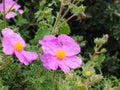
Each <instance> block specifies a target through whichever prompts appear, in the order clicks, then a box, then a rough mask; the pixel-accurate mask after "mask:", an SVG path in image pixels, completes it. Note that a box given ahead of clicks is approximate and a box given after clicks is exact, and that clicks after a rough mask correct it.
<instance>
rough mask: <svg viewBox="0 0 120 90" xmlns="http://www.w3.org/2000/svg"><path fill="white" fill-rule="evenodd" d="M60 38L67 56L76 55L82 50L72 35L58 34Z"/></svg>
mask: <svg viewBox="0 0 120 90" xmlns="http://www.w3.org/2000/svg"><path fill="white" fill-rule="evenodd" d="M58 40H59V42H60V43H62V46H63V47H62V48H63V50H65V51H66V55H67V56H72V55H76V54H78V53H79V52H80V46H79V45H78V44H77V43H76V42H75V41H74V40H73V39H72V38H71V37H69V36H67V35H65V34H61V35H59V36H58Z"/></svg>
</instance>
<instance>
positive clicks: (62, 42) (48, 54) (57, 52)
mask: <svg viewBox="0 0 120 90" xmlns="http://www.w3.org/2000/svg"><path fill="white" fill-rule="evenodd" d="M39 44H41V45H42V47H41V48H42V50H43V55H42V56H41V61H42V62H43V66H44V67H45V68H46V69H48V70H57V69H58V67H60V68H61V69H62V71H64V73H68V72H69V71H70V68H72V69H76V68H78V67H80V65H81V64H82V60H81V58H79V57H77V56H76V55H77V54H78V53H80V47H79V45H78V44H77V43H76V42H75V41H74V40H73V39H72V38H71V37H70V36H67V35H65V34H61V35H59V36H58V37H55V36H52V35H48V36H45V37H44V38H43V40H39Z"/></svg>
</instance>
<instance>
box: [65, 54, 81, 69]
mask: <svg viewBox="0 0 120 90" xmlns="http://www.w3.org/2000/svg"><path fill="white" fill-rule="evenodd" d="M63 62H64V64H65V65H66V66H68V67H70V68H73V69H76V68H78V67H80V65H81V64H82V60H81V58H79V57H77V56H71V57H66V58H65V59H64V60H63Z"/></svg>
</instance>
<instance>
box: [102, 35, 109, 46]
mask: <svg viewBox="0 0 120 90" xmlns="http://www.w3.org/2000/svg"><path fill="white" fill-rule="evenodd" d="M108 38H109V36H108V34H105V35H103V38H102V43H103V44H104V43H106V42H107V41H108Z"/></svg>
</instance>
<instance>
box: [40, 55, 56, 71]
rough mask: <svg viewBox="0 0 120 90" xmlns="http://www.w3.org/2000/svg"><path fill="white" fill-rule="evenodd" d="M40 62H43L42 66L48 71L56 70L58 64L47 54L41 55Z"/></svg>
mask: <svg viewBox="0 0 120 90" xmlns="http://www.w3.org/2000/svg"><path fill="white" fill-rule="evenodd" d="M41 61H42V62H43V65H44V67H45V68H46V69H48V70H50V69H52V70H57V68H58V62H57V59H56V58H55V57H54V56H52V55H49V54H43V55H42V56H41Z"/></svg>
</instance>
